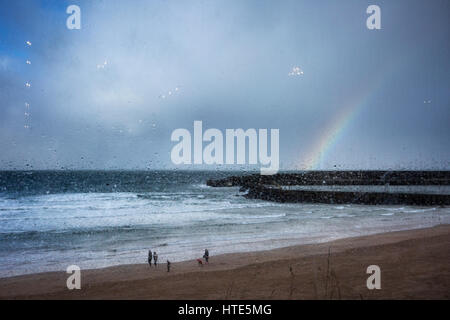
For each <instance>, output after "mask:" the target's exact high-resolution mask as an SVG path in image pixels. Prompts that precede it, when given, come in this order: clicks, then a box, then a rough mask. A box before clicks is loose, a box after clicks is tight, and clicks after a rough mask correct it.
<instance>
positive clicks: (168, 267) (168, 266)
mask: <svg viewBox="0 0 450 320" xmlns="http://www.w3.org/2000/svg"><path fill="white" fill-rule="evenodd" d="M167 272H170V261H169V260H167Z"/></svg>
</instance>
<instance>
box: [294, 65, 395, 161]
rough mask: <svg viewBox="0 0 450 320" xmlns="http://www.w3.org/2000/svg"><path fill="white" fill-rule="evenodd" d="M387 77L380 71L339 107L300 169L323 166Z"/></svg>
mask: <svg viewBox="0 0 450 320" xmlns="http://www.w3.org/2000/svg"><path fill="white" fill-rule="evenodd" d="M391 70H392V69H391ZM386 77H387V75H386V74H383V73H382V72H380V73H379V74H378V75H377V77H376V79H373V81H371V82H370V83H369V84H368V85H367V86H365V87H364V88H362V89H361V90H359V91H358V94H356V95H354V96H352V97H351V98H350V99H349V101H347V102H346V103H345V104H344V106H343V107H342V108H340V109H339V112H338V113H337V114H336V115H335V116H334V117H333V119H332V120H331V121H330V123H329V124H328V125H327V126H326V127H325V129H324V130H323V131H322V132H321V134H320V136H319V137H318V138H317V139H316V140H314V141H315V142H314V144H313V146H312V148H311V149H310V151H309V152H308V153H307V154H306V156H304V157H302V160H303V163H302V164H301V165H299V167H300V168H299V169H301V170H318V169H321V168H322V166H321V164H323V162H324V160H325V159H326V157H327V154H328V152H329V151H330V150H331V149H332V147H333V146H334V145H335V144H336V142H337V141H338V140H339V138H340V137H341V136H343V135H344V132H345V129H346V128H347V127H348V126H349V124H350V123H351V122H352V120H354V119H355V118H356V116H357V114H358V113H359V112H360V111H361V110H362V109H363V108H364V106H366V105H367V104H368V102H370V101H371V98H372V97H373V95H375V94H376V93H377V92H379V88H380V86H381V85H382V84H383V83H384V81H383V80H385V79H386ZM305 160H306V162H305Z"/></svg>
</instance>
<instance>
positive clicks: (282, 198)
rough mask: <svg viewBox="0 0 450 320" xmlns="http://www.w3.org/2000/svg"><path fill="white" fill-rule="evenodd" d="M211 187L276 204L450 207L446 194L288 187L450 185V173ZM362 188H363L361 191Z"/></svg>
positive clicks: (256, 178) (322, 175)
mask: <svg viewBox="0 0 450 320" xmlns="http://www.w3.org/2000/svg"><path fill="white" fill-rule="evenodd" d="M207 185H208V186H212V187H233V186H234V187H236V186H239V187H241V191H248V192H247V194H246V195H245V197H247V198H251V199H262V200H267V201H275V202H301V203H329V204H348V203H354V204H370V205H378V204H386V205H387V204H389V205H397V204H398V205H401V204H403V205H423V206H430V205H450V195H449V194H431V193H430V194H429V193H423V194H418V193H399V192H366V191H317V190H291V189H289V188H286V187H289V186H345V185H347V186H348V185H349V186H380V185H389V186H439V185H450V171H305V172H299V173H280V174H276V175H273V176H262V175H258V174H253V175H247V176H232V177H228V178H225V179H220V180H208V181H207ZM362 189H363V188H362Z"/></svg>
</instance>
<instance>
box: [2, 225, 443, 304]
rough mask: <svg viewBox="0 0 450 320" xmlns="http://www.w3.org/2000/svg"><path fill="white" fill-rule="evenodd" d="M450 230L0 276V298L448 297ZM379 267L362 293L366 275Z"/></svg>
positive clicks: (390, 233) (441, 227) (371, 236)
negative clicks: (201, 260)
mask: <svg viewBox="0 0 450 320" xmlns="http://www.w3.org/2000/svg"><path fill="white" fill-rule="evenodd" d="M449 248H450V225H439V226H436V227H432V228H425V229H414V230H406V231H395V232H388V233H380V234H375V235H369V236H359V237H353V238H344V239H339V240H335V241H331V242H326V243H317V244H306V245H295V246H290V247H284V248H280V249H273V250H268V251H256V252H245V253H230V254H223V255H218V256H214V252H211V254H212V256H211V258H210V263H209V264H207V265H206V264H205V265H203V266H199V265H198V264H197V262H196V261H195V260H189V261H183V262H176V263H172V264H171V270H170V272H167V269H166V263H165V261H161V263H160V264H159V265H158V267H157V268H155V267H152V268H151V269H150V267H149V266H148V264H132V265H119V266H113V267H107V268H102V269H89V270H82V271H81V290H68V289H67V287H66V281H67V278H68V277H69V276H70V275H69V274H67V273H66V272H64V271H60V272H46V273H35V274H28V275H21V276H14V277H8V278H0V299H200V300H201V299H449V298H450V249H449ZM369 265H378V266H379V267H380V269H381V289H380V290H369V289H368V288H367V286H366V281H367V278H368V277H369V276H370V274H367V272H366V270H367V267H368V266H369Z"/></svg>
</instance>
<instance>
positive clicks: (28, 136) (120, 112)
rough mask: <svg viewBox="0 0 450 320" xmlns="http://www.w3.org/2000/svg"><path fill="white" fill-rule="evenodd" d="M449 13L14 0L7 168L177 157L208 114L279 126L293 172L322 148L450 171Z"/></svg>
mask: <svg viewBox="0 0 450 320" xmlns="http://www.w3.org/2000/svg"><path fill="white" fill-rule="evenodd" d="M71 4H76V5H78V6H79V7H80V8H81V29H80V30H69V29H67V27H66V19H67V17H68V16H69V15H68V14H67V13H66V8H67V6H69V5H71ZM370 4H376V5H379V6H380V8H381V30H368V29H367V27H366V19H367V17H368V16H369V15H368V14H367V13H366V9H367V7H368V6H369V5H370ZM449 14H450V2H449V1H448V0H442V1H441V0H433V1H425V0H421V1H414V0H408V1H406V0H405V1H399V0H391V1H379V0H373V1H361V0H342V1H337V0H333V1H312V0H308V1H300V0H293V1H287V0H282V1H275V0H270V1H269V0H253V1H251V0H208V1H206V0H203V1H201V0H198V1H196V0H189V1H185V0H179V1H170V0H147V1H119V0H117V1H114V0H107V1H106V0H104V1H101V0H89V1H77V0H71V1H62V0H58V1H56V0H53V1H44V0H42V1H38V0H27V1H25V0H17V1H2V4H1V6H0V150H1V151H0V168H1V169H22V168H34V169H55V168H57V169H59V168H71V169H122V168H123V169H146V168H155V169H156V168H174V165H173V164H172V163H171V159H170V151H171V148H172V147H173V146H174V143H173V142H171V141H170V136H171V133H172V131H173V130H175V129H177V128H187V129H189V130H191V131H192V130H193V122H194V120H202V121H203V125H204V129H207V128H217V129H220V130H223V131H225V129H227V128H244V129H247V128H256V129H258V128H268V129H270V128H277V129H280V162H281V168H282V169H302V168H305V166H306V165H307V164H308V163H310V162H311V161H312V159H313V158H317V157H318V155H317V150H318V151H323V152H324V153H323V155H322V159H321V161H320V163H319V164H318V166H317V168H318V169H450V160H449V159H450V90H449V89H450V59H449V57H450V20H449ZM27 41H30V42H31V46H30V45H28V44H27V43H26V42H27ZM27 60H29V61H30V62H31V64H27V63H26V61H27ZM294 67H299V68H300V70H301V71H303V74H300V75H289V73H290V72H291V71H292V69H293V68H294ZM27 82H28V83H29V84H30V85H31V86H30V87H29V88H28V87H27V86H26V83H27ZM26 103H29V105H30V107H29V112H27V110H26V106H25V104H26ZM349 110H350V111H349ZM25 112H27V113H30V115H29V116H27V115H25ZM342 117H344V118H346V119H344V121H343V120H342ZM25 126H29V128H26V127H25ZM330 128H335V130H334V131H333V130H330ZM327 134H329V136H327ZM324 139H326V140H328V141H329V143H328V144H325V145H326V150H324V149H323V148H321V143H323V140H324ZM179 168H180V169H183V168H185V167H183V166H180V167H179ZM205 168H206V169H214V168H215V167H205ZM223 168H224V169H227V167H223Z"/></svg>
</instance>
